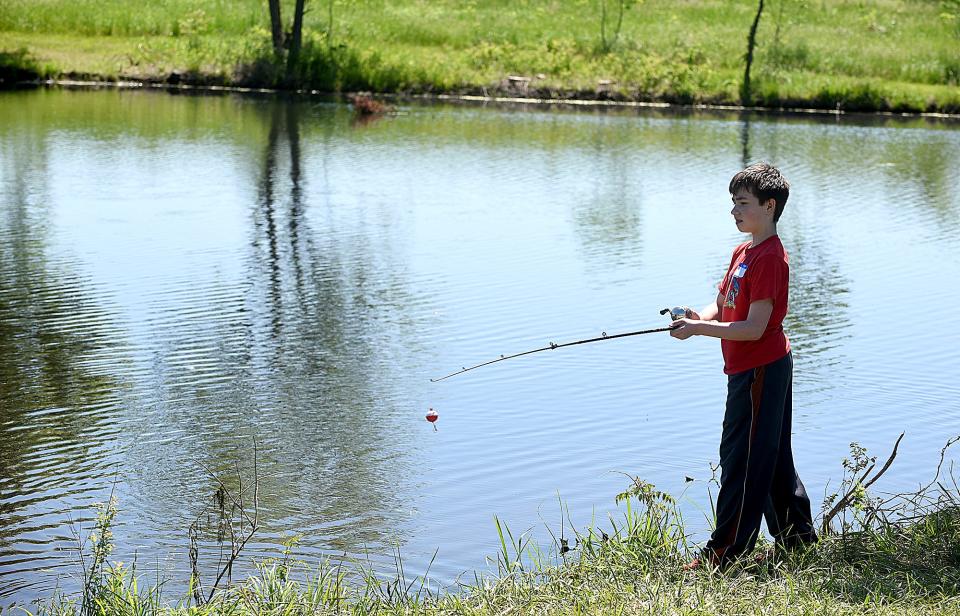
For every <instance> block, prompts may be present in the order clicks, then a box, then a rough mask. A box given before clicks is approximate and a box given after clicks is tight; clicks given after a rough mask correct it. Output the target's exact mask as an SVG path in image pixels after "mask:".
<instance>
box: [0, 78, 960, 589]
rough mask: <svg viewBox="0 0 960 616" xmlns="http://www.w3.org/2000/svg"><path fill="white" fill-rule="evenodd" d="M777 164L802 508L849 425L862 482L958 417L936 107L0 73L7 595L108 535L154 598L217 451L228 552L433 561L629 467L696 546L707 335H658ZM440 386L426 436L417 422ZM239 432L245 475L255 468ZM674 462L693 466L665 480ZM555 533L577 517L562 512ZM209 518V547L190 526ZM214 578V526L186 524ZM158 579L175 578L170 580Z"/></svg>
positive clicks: (1, 556)
mask: <svg viewBox="0 0 960 616" xmlns="http://www.w3.org/2000/svg"><path fill="white" fill-rule="evenodd" d="M757 159H766V160H770V161H772V162H774V163H776V164H778V165H780V166H782V168H783V170H784V173H785V174H786V175H787V176H788V177H789V178H790V180H791V182H792V184H793V191H792V194H791V197H790V201H789V203H788V205H787V208H786V211H785V213H784V215H783V218H782V220H781V224H780V235H781V238H782V240H783V243H784V244H785V246H786V248H787V250H788V251H789V252H790V255H791V314H790V315H789V317H788V321H787V324H786V327H787V332H788V335H789V336H790V337H791V339H792V342H793V345H794V354H795V359H796V384H795V395H794V399H795V421H794V449H795V452H796V458H797V465H798V468H799V470H800V473H801V476H802V477H803V479H804V482H805V483H806V485H807V487H808V490H809V492H810V494H811V496H812V497H813V499H814V501H815V506H818V505H819V502H820V500H821V499H822V496H823V495H824V493H829V492H831V491H833V490H835V489H836V483H837V481H838V480H839V478H840V475H841V467H840V460H841V458H842V457H843V456H844V455H845V454H846V453H847V451H848V444H849V443H850V442H851V441H858V442H860V443H862V444H863V445H865V446H867V447H868V448H869V449H870V450H871V451H872V452H874V453H875V454H876V455H880V456H885V455H886V453H887V451H889V448H890V446H891V445H892V443H893V441H894V440H895V438H896V437H897V435H898V434H899V433H900V432H901V431H904V430H905V431H906V432H907V436H906V437H905V440H904V442H903V445H902V447H901V452H900V455H899V456H898V458H897V461H896V463H895V465H894V467H893V468H892V469H891V470H890V471H889V472H888V473H887V475H886V476H885V477H884V479H883V480H882V481H881V483H880V484H878V487H881V485H882V489H883V490H889V491H894V490H899V489H907V488H913V487H916V486H917V485H918V484H919V483H920V482H921V481H924V480H927V479H929V478H930V477H931V475H932V472H933V469H934V466H935V464H936V462H937V459H938V455H939V450H940V447H941V446H942V445H943V444H944V442H945V441H946V440H947V439H948V438H949V437H951V436H954V435H957V434H960V412H958V411H960V403H958V397H960V385H958V383H957V379H956V375H957V367H958V365H960V362H958V360H960V351H958V346H960V345H958V343H960V334H958V333H957V332H956V331H955V328H953V327H950V326H945V325H943V324H942V323H943V321H942V319H943V316H944V315H946V317H947V318H950V317H951V315H952V313H953V308H954V307H955V306H957V305H960V285H958V284H957V277H956V272H957V271H958V267H960V257H958V251H960V193H958V192H957V191H956V186H957V185H958V184H960V165H958V164H957V161H958V160H960V131H958V129H957V125H955V124H945V123H939V124H937V123H930V122H925V121H921V120H910V121H905V120H896V119H892V118H887V119H879V120H876V119H873V120H871V119H863V118H859V119H858V118H847V117H844V118H839V119H835V118H828V119H824V118H820V117H785V116H784V117H781V116H773V115H767V116H756V115H754V116H751V115H737V114H696V113H689V112H688V113H674V114H663V113H657V112H650V111H640V112H637V111H629V112H609V111H608V112H603V111H593V110H581V111H564V110H553V111H551V110H544V109H523V110H516V109H513V110H511V109H497V108H475V107H474V108H469V107H468V108H462V107H450V106H402V107H401V108H400V109H399V113H398V114H397V115H396V116H394V117H389V118H385V119H383V120H380V121H376V122H372V123H357V122H356V121H354V119H353V118H352V116H351V114H350V111H349V108H347V107H345V106H341V105H337V104H332V103H323V102H317V101H313V100H299V101H295V102H289V101H282V100H273V99H263V98H244V97H239V96H216V97H214V96H205V97H189V96H172V95H168V94H163V93H144V92H118V91H101V92H71V91H48V90H39V91H32V92H17V93H4V94H2V95H0V251H2V254H0V597H2V603H4V604H9V603H11V602H15V601H17V602H21V603H26V602H29V601H31V600H32V599H34V598H37V597H44V596H49V595H50V594H51V593H52V592H53V590H54V589H55V588H57V587H59V588H61V589H63V590H65V591H67V592H71V591H75V589H76V576H77V575H78V573H79V566H78V560H77V554H76V545H77V541H76V536H77V535H79V536H85V534H86V531H87V530H88V529H89V528H90V525H91V518H92V516H93V515H94V512H95V508H94V504H95V503H98V502H104V501H106V500H107V499H108V498H109V497H110V495H111V494H113V495H114V496H116V498H117V500H118V503H119V508H120V513H119V514H118V517H117V519H116V523H115V525H114V534H115V543H116V552H115V554H114V557H113V559H114V560H121V561H124V562H126V563H130V562H132V561H133V560H134V559H136V561H137V563H138V567H140V568H141V570H154V569H159V570H160V571H161V572H162V573H161V577H163V578H164V579H168V580H170V582H169V584H168V586H167V588H168V590H169V591H170V592H171V593H173V594H176V592H181V591H182V589H183V583H184V581H185V580H186V578H187V575H188V573H187V572H188V570H189V560H188V555H187V547H188V529H189V527H190V525H191V523H192V522H193V521H194V520H195V519H196V518H197V516H198V515H199V514H200V513H201V512H202V511H204V509H205V507H207V506H208V505H209V503H210V502H211V497H212V495H213V494H214V493H215V491H216V489H217V487H218V483H217V481H218V478H219V480H221V481H225V482H226V483H227V485H228V486H229V487H231V488H232V489H237V488H238V487H239V486H238V475H239V477H240V478H241V479H242V480H243V481H244V482H245V485H246V486H247V487H248V488H249V487H250V485H251V484H252V482H253V479H254V477H255V476H256V477H258V483H259V505H260V506H259V511H260V518H261V520H262V521H263V529H262V530H261V532H260V533H259V534H258V535H257V536H256V539H255V541H254V542H253V544H251V545H250V546H249V548H248V550H247V552H246V553H245V556H244V557H243V558H242V559H241V560H242V562H241V573H242V572H245V571H249V559H250V558H251V557H257V558H263V557H266V556H270V555H276V554H277V553H279V551H280V550H281V549H282V547H281V544H282V542H283V541H284V540H285V539H287V538H289V537H291V536H293V535H301V536H302V539H301V540H300V543H299V544H298V545H297V546H296V547H295V548H294V552H295V554H296V555H298V556H299V557H301V558H303V559H304V560H306V561H307V562H308V563H316V562H317V561H318V560H319V559H320V558H321V557H323V556H325V555H327V556H333V557H339V556H342V555H344V554H346V555H347V556H349V557H358V558H369V559H370V560H371V561H372V562H373V563H374V564H376V565H377V566H380V565H382V566H384V567H385V568H387V569H389V567H390V565H391V563H392V558H393V557H392V554H393V550H394V549H399V550H400V553H401V555H402V557H403V559H404V563H405V568H406V571H407V573H408V574H414V575H416V574H421V573H423V572H424V571H425V570H426V569H427V565H428V563H429V562H430V560H431V558H432V557H433V556H434V553H435V552H436V558H435V560H434V562H433V565H432V568H431V569H430V576H431V578H432V579H433V580H434V583H436V584H443V585H450V584H452V583H453V582H454V581H455V580H456V579H457V577H458V576H460V575H461V574H463V573H465V572H466V573H467V577H468V579H472V572H473V571H474V570H480V571H484V570H487V569H488V565H487V563H486V561H485V557H487V556H493V555H495V553H496V550H497V536H496V532H495V527H494V524H493V516H494V515H496V516H498V517H500V519H502V520H503V521H505V522H506V523H507V524H508V525H510V527H511V528H512V529H513V530H514V531H515V532H517V533H519V532H522V531H526V530H528V529H532V530H531V533H532V534H533V535H534V536H535V537H536V538H537V539H539V540H540V541H542V542H544V543H546V542H548V541H549V535H548V533H547V532H546V530H545V525H549V527H550V528H551V529H552V530H554V531H555V532H556V531H557V530H558V529H559V527H560V525H561V505H560V503H561V502H562V503H563V506H564V507H565V508H569V521H572V522H573V523H575V524H576V525H577V526H578V527H581V528H582V527H585V526H586V525H588V524H589V523H590V521H591V520H592V519H596V520H597V521H598V522H601V521H602V520H603V519H604V518H605V517H606V515H607V513H608V512H611V511H615V506H614V503H613V497H614V495H615V494H616V493H618V492H619V491H620V490H622V489H623V488H624V487H625V486H626V483H627V479H626V478H625V477H624V475H623V474H621V473H629V474H632V475H638V476H640V477H642V478H644V479H646V480H648V481H651V482H653V483H655V484H656V485H657V486H658V487H659V488H660V489H663V490H665V491H667V492H670V493H671V494H673V495H675V496H677V497H679V498H680V499H681V505H682V508H683V511H684V513H685V515H686V517H687V519H688V522H689V525H690V529H691V531H693V532H694V533H696V537H699V538H704V537H705V536H706V532H707V531H708V522H707V519H706V517H707V516H706V515H705V513H704V512H708V511H709V501H708V492H707V486H708V481H707V480H708V479H709V478H710V476H711V468H710V465H711V463H716V461H717V457H718V456H717V446H718V443H719V433H720V423H721V419H722V410H723V400H724V395H725V377H724V376H723V374H722V372H721V360H720V351H719V345H718V343H717V342H716V341H714V340H707V339H695V340H690V341H686V342H680V341H676V340H673V339H671V338H669V337H668V336H666V335H652V336H644V337H639V338H628V339H625V340H619V341H611V342H605V343H601V344H595V345H586V346H581V347H575V348H570V349H563V350H558V351H552V352H545V353H540V354H537V355H533V356H530V357H525V358H522V359H517V360H514V361H511V362H503V363H500V364H497V365H495V366H491V367H488V368H483V369H481V370H477V371H474V372H471V373H468V374H465V375H461V376H458V377H455V378H453V379H450V380H447V381H444V382H442V383H436V384H433V383H430V381H429V379H430V378H431V377H437V376H440V375H443V374H446V373H448V372H451V371H453V370H456V369H458V368H459V367H460V366H463V365H468V364H471V363H476V362H480V361H484V360H487V359H491V358H493V357H496V356H498V355H499V354H501V353H511V352H517V351H522V350H526V349H528V348H535V347H539V346H543V345H544V344H546V343H547V342H550V341H556V342H566V341H571V340H575V339H578V338H584V337H593V336H597V335H599V334H600V332H602V331H606V332H608V333H617V332H621V331H628V330H631V329H642V328H647V327H657V326H660V325H662V324H663V317H661V316H659V315H658V314H657V311H658V310H659V309H660V308H663V307H664V306H670V305H674V304H678V303H687V304H691V305H703V304H706V303H708V302H710V301H712V299H713V297H714V295H715V290H714V285H715V284H716V282H717V281H718V280H719V278H720V277H721V276H722V274H723V272H724V269H725V266H726V264H727V262H728V259H729V255H730V251H731V250H732V248H733V247H734V246H735V245H736V244H737V243H739V242H740V241H742V240H743V238H742V237H741V236H740V235H739V234H738V233H737V231H736V228H735V227H734V225H733V223H732V219H731V217H730V216H729V213H728V212H729V209H730V204H729V195H728V194H727V192H726V187H727V182H728V180H729V178H730V176H731V175H732V174H733V173H734V172H735V171H736V170H738V169H739V168H741V167H742V166H743V165H744V163H745V162H750V161H753V160H757ZM429 407H433V408H435V409H437V410H438V411H439V412H440V421H439V422H438V427H439V430H438V431H434V430H433V429H432V428H431V427H430V425H429V424H428V423H427V422H425V421H424V420H423V416H424V414H425V412H426V410H427V409H428V408H429ZM255 459H256V469H254V460H255ZM685 477H693V478H694V479H695V481H693V482H692V483H689V482H687V481H685ZM568 531H569V529H568ZM208 539H209V538H208ZM201 547H202V548H203V549H202V550H201V566H202V567H204V571H210V570H211V568H212V567H213V566H214V564H215V562H216V559H217V557H218V553H217V552H216V551H215V543H213V542H210V541H207V542H206V543H204V544H202V546H201ZM175 591H176V592H175Z"/></svg>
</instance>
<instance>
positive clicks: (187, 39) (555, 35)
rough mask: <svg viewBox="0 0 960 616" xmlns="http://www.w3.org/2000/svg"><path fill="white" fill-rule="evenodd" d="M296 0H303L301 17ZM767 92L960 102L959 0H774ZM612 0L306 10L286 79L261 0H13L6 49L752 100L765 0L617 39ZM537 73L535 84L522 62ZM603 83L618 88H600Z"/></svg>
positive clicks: (2, 24) (636, 25) (492, 85)
mask: <svg viewBox="0 0 960 616" xmlns="http://www.w3.org/2000/svg"><path fill="white" fill-rule="evenodd" d="M291 5H292V3H288V4H285V6H284V9H285V10H286V15H287V19H289V16H290V12H291ZM768 5H769V7H770V8H769V9H768V11H767V12H766V13H765V14H764V18H763V19H762V20H761V22H760V28H759V31H758V35H757V41H758V48H757V57H756V59H755V64H754V70H753V75H754V82H755V83H754V91H755V92H756V97H757V100H758V101H759V102H760V104H763V105H767V106H781V105H805V106H816V107H827V108H830V109H836V108H838V107H839V108H840V109H885V110H912V111H923V110H931V111H934V110H939V111H960V93H958V88H957V83H958V80H960V53H958V52H957V49H958V46H960V27H958V26H957V23H958V22H960V8H958V5H957V3H956V2H954V1H953V0H876V1H874V2H862V1H861V2H851V1H847V0H771V1H770V2H768ZM600 6H601V5H600V3H599V2H598V1H594V0H575V1H570V2H556V1H553V0H487V1H485V2H475V1H466V2H460V1H455V0H436V1H431V2H422V1H418V0H392V1H389V2H388V1H387V0H359V1H351V2H347V1H346V0H335V2H334V10H333V12H332V14H333V23H332V24H330V23H328V20H329V17H328V12H327V11H326V10H320V9H321V8H322V7H320V5H319V4H316V5H315V6H314V10H312V11H309V12H308V13H307V15H306V22H305V28H306V31H307V32H308V37H307V38H308V41H312V42H308V45H307V47H308V49H306V50H305V53H304V59H303V63H302V66H301V67H300V70H299V71H298V72H297V74H296V75H295V77H294V79H293V80H286V81H285V80H284V79H282V75H283V73H282V71H281V70H280V69H279V65H280V63H279V62H278V61H277V60H276V59H275V58H273V54H272V48H271V46H270V44H269V35H268V33H267V26H268V20H267V11H266V6H265V4H264V3H262V2H260V1H258V0H237V1H235V2H225V1H223V0H169V1H167V2H163V3H147V4H145V5H142V4H137V3H134V2H132V0H103V1H102V2H92V1H91V0H79V1H72V0H6V2H5V3H4V10H3V11H0V49H4V48H7V49H10V48H18V47H21V46H26V47H27V48H28V49H29V50H30V51H31V52H32V53H34V54H35V55H36V56H37V57H38V58H39V59H40V60H42V61H49V62H52V63H54V64H55V65H56V66H57V67H58V68H59V70H60V71H62V72H71V71H73V72H79V73H87V74H96V75H101V76H107V77H121V76H127V77H141V78H154V79H162V78H164V77H166V76H167V75H168V74H169V73H170V72H172V71H178V72H183V73H187V74H192V75H194V76H195V78H196V79H197V80H200V81H203V80H206V81H211V80H213V81H218V82H222V83H242V84H245V85H264V86H284V87H302V88H309V89H323V90H336V89H345V90H374V91H381V92H437V91H444V92H448V91H458V92H477V93H480V92H488V93H490V92H496V91H504V90H506V91H511V93H513V94H528V95H538V96H577V97H591V98H592V97H598V96H600V97H614V98H625V99H631V100H666V101H673V102H686V103H692V102H701V103H735V102H737V101H738V100H739V93H738V87H739V83H740V80H741V78H742V73H743V54H744V51H745V45H746V34H747V30H748V28H749V26H750V23H751V21H752V17H753V12H754V11H755V2H753V1H752V0H701V1H698V2H684V3H677V2H674V1H672V0H647V1H646V2H643V3H637V4H636V5H635V6H633V7H632V8H630V9H629V10H628V11H627V12H626V13H625V15H624V18H623V25H622V31H621V34H620V37H619V39H618V41H617V44H616V45H615V46H612V47H611V46H604V44H603V41H602V38H601V30H600V24H601V17H602V15H601V10H600ZM513 74H516V75H524V76H526V77H529V78H530V79H531V81H530V82H529V86H525V89H523V90H522V91H515V90H511V88H509V87H507V82H505V77H506V76H508V75H513ZM601 80H602V81H603V83H604V85H602V86H601V85H600V82H601Z"/></svg>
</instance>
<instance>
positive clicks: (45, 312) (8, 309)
mask: <svg viewBox="0 0 960 616" xmlns="http://www.w3.org/2000/svg"><path fill="white" fill-rule="evenodd" d="M0 148H2V150H0V151H2V156H0V161H2V165H0V186H3V187H4V190H3V193H0V203H2V204H3V209H2V211H0V214H2V218H0V221H2V222H0V575H2V576H3V577H5V578H7V579H8V580H9V581H8V582H7V583H5V585H6V584H10V586H11V591H12V592H17V591H18V590H22V589H24V588H26V587H28V586H30V585H36V584H38V583H39V580H40V579H42V578H43V577H44V576H42V575H39V574H37V573H36V572H38V571H40V570H44V569H46V568H48V567H51V566H57V565H62V564H68V561H64V560H63V559H60V558H58V555H57V553H56V550H58V549H62V550H69V549H70V548H72V547H73V545H74V544H73V538H72V524H71V523H70V518H74V519H75V520H77V521H79V519H81V518H83V517H85V514H88V512H89V510H90V508H91V504H92V503H93V502H95V501H97V500H102V499H104V496H105V494H104V491H103V488H104V485H105V480H106V479H107V478H108V477H109V476H110V474H111V472H112V470H114V469H111V464H112V462H113V460H112V457H111V455H110V452H109V443H110V441H111V440H112V439H113V438H114V436H115V435H116V433H117V430H118V428H117V426H116V423H115V417H116V414H117V410H118V409H117V404H118V398H117V392H118V391H119V390H120V389H122V385H123V378H122V375H123V373H124V371H125V370H126V369H127V367H128V366H127V365H126V362H125V360H124V354H123V338H122V335H121V333H120V332H119V331H117V329H116V328H115V326H114V324H113V318H112V317H111V315H110V314H109V312H108V311H107V310H105V309H104V307H103V306H102V305H101V304H100V302H98V301H97V300H96V299H94V298H93V297H92V294H91V290H90V288H89V284H90V283H89V281H88V280H86V279H84V277H83V276H81V275H79V274H77V273H76V272H75V268H74V267H72V266H71V264H69V263H64V262H62V261H59V260H58V259H56V258H55V257H54V256H53V255H52V254H51V252H52V251H51V248H50V246H49V238H48V229H49V226H50V219H49V215H48V214H49V208H50V207H51V196H50V193H49V191H48V190H47V186H48V182H47V180H48V178H49V174H50V162H49V160H50V153H49V151H48V140H47V139H46V137H45V136H44V135H37V134H35V133H32V132H31V131H30V127H23V128H22V129H21V130H17V131H10V132H7V133H6V134H5V135H4V139H3V140H2V142H0ZM104 356H109V357H112V359H111V360H110V361H109V362H107V361H104V359H103V358H104ZM28 572H34V573H33V574H30V573H28Z"/></svg>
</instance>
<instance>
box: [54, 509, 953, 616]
mask: <svg viewBox="0 0 960 616" xmlns="http://www.w3.org/2000/svg"><path fill="white" fill-rule="evenodd" d="M958 529H960V509H958V508H957V507H949V508H944V509H941V510H940V511H938V512H935V513H931V514H929V515H927V516H925V517H924V518H922V519H920V520H918V521H915V522H913V523H911V524H901V525H889V524H887V525H881V526H878V527H875V528H872V529H869V530H860V531H857V532H847V533H845V534H843V535H833V536H829V537H827V538H825V539H824V540H823V541H822V542H821V543H820V544H819V545H817V546H816V547H814V548H812V549H810V550H808V551H806V552H805V553H802V554H792V555H786V556H785V557H782V558H781V557H778V558H776V559H774V560H773V561H771V562H769V563H765V564H763V565H757V564H754V563H752V561H750V562H751V564H749V565H743V566H735V567H734V568H733V569H732V570H729V571H727V572H725V573H718V572H716V571H710V570H705V571H700V572H696V573H685V572H683V571H682V570H681V567H682V565H683V563H684V562H686V558H688V556H689V555H688V554H687V552H686V547H685V541H684V535H683V527H682V525H681V524H680V523H679V518H677V517H676V512H675V511H674V510H673V509H672V507H666V508H663V509H660V510H651V509H650V508H648V507H646V506H643V505H642V504H639V503H635V504H634V508H632V509H629V510H628V511H627V513H626V514H625V516H624V518H623V519H622V520H621V521H620V522H619V523H618V524H611V527H610V528H608V529H607V530H608V531H610V532H609V538H606V539H605V538H603V536H602V535H601V534H600V531H598V530H596V529H590V530H588V531H586V532H584V533H581V534H577V536H576V549H575V551H573V552H570V553H568V555H567V556H566V557H565V558H562V559H561V558H558V556H557V554H556V550H555V549H554V550H553V551H552V552H547V551H544V550H541V549H539V548H537V547H535V546H531V545H530V544H529V543H527V542H526V541H525V540H524V539H523V538H517V537H513V536H512V535H511V534H510V532H509V530H508V529H506V528H505V527H503V526H502V525H501V524H499V523H498V530H499V532H500V533H501V536H502V538H503V544H502V545H503V548H502V552H501V554H500V555H499V557H498V559H497V562H498V568H499V573H498V574H496V575H491V576H489V577H487V578H482V577H477V578H476V579H475V581H474V582H473V583H470V584H467V585H464V586H463V587H461V588H460V589H459V590H458V592H445V591H441V590H439V589H437V588H436V587H432V586H431V585H430V584H429V583H427V582H425V581H424V580H423V579H409V578H407V577H405V576H404V575H403V573H402V564H398V567H397V572H396V574H395V575H394V576H393V577H392V578H391V577H382V576H381V577H378V576H376V575H374V573H373V572H372V571H370V570H369V569H363V568H361V569H360V572H359V574H356V575H348V574H347V573H346V570H345V569H343V568H340V567H335V566H333V565H331V564H330V563H321V564H320V565H319V566H317V567H314V568H311V567H309V566H308V565H306V564H304V563H298V562H296V561H294V560H292V559H291V558H290V557H289V555H287V556H284V557H281V558H278V559H272V560H269V561H266V562H263V563H261V564H260V565H259V567H258V571H257V573H256V574H255V575H252V576H251V577H249V578H248V579H246V580H245V581H243V582H241V583H239V584H237V585H235V586H232V587H229V588H227V589H226V590H224V591H222V592H219V593H218V594H216V595H215V598H214V599H213V601H211V602H210V603H207V604H205V605H200V606H198V605H195V604H192V603H191V602H190V600H189V599H188V598H186V597H184V598H182V599H180V600H179V601H176V602H173V603H171V602H168V601H167V600H166V599H165V597H164V596H163V593H162V590H161V588H160V587H158V586H156V585H154V586H150V585H146V584H144V580H150V579H151V575H152V574H151V573H150V572H148V573H146V574H142V575H140V574H138V573H137V572H136V571H135V570H131V569H130V568H129V567H124V566H122V565H121V566H114V567H112V568H109V569H106V570H105V572H104V574H103V579H102V581H101V582H100V583H99V585H98V586H97V592H96V593H95V594H94V595H93V597H92V602H91V603H90V604H89V606H88V608H87V609H86V611H85V612H84V611H82V610H81V605H82V603H81V602H79V601H77V600H69V599H66V598H63V597H57V598H54V599H53V600H52V601H50V602H49V603H46V604H44V605H42V606H41V608H40V609H39V610H38V613H39V614H45V615H51V616H52V615H58V616H67V615H73V614H80V613H96V614H138V615H140V614H142V615H152V614H196V615H204V614H237V615H247V614H250V615H253V614H257V615H261V614H344V613H347V614H424V615H433V614H691V615H692V614H864V615H865V614H878V615H879V614H948V613H958V612H960V588H958V584H960V531H958ZM569 539H570V544H571V545H574V538H573V537H569Z"/></svg>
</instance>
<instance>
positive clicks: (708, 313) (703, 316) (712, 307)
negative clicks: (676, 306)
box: [687, 293, 723, 321]
mask: <svg viewBox="0 0 960 616" xmlns="http://www.w3.org/2000/svg"><path fill="white" fill-rule="evenodd" d="M722 301H723V293H717V299H716V300H714V302H713V303H712V304H708V305H706V306H704V307H703V310H701V311H700V312H699V313H698V312H695V311H693V310H688V311H687V318H688V319H693V320H694V321H697V320H700V321H716V320H717V317H719V316H720V302H722Z"/></svg>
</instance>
